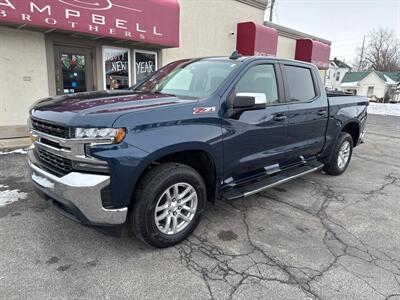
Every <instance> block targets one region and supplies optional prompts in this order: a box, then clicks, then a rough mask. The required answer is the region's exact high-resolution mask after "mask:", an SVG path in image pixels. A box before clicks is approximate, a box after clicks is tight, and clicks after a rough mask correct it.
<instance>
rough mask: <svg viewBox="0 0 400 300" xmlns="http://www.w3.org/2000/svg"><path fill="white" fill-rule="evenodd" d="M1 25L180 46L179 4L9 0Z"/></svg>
mask: <svg viewBox="0 0 400 300" xmlns="http://www.w3.org/2000/svg"><path fill="white" fill-rule="evenodd" d="M0 22H3V23H9V24H16V25H17V26H18V27H19V28H21V27H24V26H33V27H38V28H44V29H46V30H48V29H56V30H63V31H70V32H80V33H86V34H91V35H96V36H104V37H112V38H115V39H121V40H131V41H139V42H143V43H149V44H154V45H160V46H165V47H178V46H179V3H178V0H146V1H143V0H130V1H125V0H96V1H94V0H93V1H90V0H87V1H80V0H52V1H48V0H7V1H0Z"/></svg>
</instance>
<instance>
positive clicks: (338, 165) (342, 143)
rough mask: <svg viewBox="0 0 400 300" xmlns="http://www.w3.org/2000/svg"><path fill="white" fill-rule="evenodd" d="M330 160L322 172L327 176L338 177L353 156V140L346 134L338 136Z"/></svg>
mask: <svg viewBox="0 0 400 300" xmlns="http://www.w3.org/2000/svg"><path fill="white" fill-rule="evenodd" d="M333 151H334V152H333V154H332V158H331V161H330V162H329V163H327V164H326V165H325V166H324V169H323V170H324V171H325V172H326V173H327V174H329V175H340V174H342V173H343V172H344V171H346V169H347V167H348V166H349V163H350V159H351V155H352V154H353V138H352V137H351V135H350V134H348V133H347V132H342V133H341V134H340V135H339V138H338V141H337V144H336V146H335V149H334V150H333Z"/></svg>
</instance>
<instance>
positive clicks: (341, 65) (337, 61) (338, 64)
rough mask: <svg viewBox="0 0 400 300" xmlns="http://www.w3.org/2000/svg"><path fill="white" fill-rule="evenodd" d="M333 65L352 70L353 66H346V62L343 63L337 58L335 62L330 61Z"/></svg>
mask: <svg viewBox="0 0 400 300" xmlns="http://www.w3.org/2000/svg"><path fill="white" fill-rule="evenodd" d="M330 62H331V63H333V64H334V65H336V66H337V67H338V68H347V69H351V66H349V65H348V64H346V63H345V62H344V61H341V60H339V59H337V57H335V58H334V59H333V60H331V61H330Z"/></svg>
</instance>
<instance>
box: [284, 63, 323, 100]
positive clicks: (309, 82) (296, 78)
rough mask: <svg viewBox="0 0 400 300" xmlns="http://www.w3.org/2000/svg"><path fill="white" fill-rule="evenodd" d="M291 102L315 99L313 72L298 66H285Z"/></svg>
mask: <svg viewBox="0 0 400 300" xmlns="http://www.w3.org/2000/svg"><path fill="white" fill-rule="evenodd" d="M284 69H285V73H286V79H287V82H286V84H287V86H288V88H289V94H290V99H289V100H290V101H291V102H301V101H310V100H312V99H314V98H315V96H316V93H315V88H314V81H313V77H312V74H311V70H310V69H308V68H303V67H297V66H288V65H285V66H284Z"/></svg>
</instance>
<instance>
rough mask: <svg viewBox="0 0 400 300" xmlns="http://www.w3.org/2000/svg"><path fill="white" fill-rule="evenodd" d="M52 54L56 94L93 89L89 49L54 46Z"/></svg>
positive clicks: (91, 58) (91, 56)
mask: <svg viewBox="0 0 400 300" xmlns="http://www.w3.org/2000/svg"><path fill="white" fill-rule="evenodd" d="M54 54H55V68H56V70H55V71H56V90H57V95H63V94H72V93H79V92H87V91H93V90H94V84H93V54H92V50H91V49H88V48H79V47H68V46H55V49H54Z"/></svg>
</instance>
